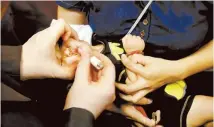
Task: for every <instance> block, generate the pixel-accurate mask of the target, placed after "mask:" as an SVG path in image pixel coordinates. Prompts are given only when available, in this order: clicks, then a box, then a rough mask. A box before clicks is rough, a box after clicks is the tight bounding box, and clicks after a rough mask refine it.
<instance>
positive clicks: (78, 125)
mask: <svg viewBox="0 0 214 127" xmlns="http://www.w3.org/2000/svg"><path fill="white" fill-rule="evenodd" d="M64 117H65V118H64V120H65V127H93V125H94V116H93V114H92V113H91V112H89V111H87V110H85V109H81V108H70V109H67V110H65V111H64Z"/></svg>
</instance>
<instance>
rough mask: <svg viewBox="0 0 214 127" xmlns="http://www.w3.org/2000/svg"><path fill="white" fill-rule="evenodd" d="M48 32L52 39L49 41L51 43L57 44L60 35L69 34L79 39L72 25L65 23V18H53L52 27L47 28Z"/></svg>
mask: <svg viewBox="0 0 214 127" xmlns="http://www.w3.org/2000/svg"><path fill="white" fill-rule="evenodd" d="M47 33H48V36H49V38H50V39H51V40H50V41H49V42H50V44H51V45H55V44H56V43H57V41H58V40H59V38H60V37H62V36H64V35H65V36H66V38H68V37H69V35H73V36H74V38H75V39H78V35H77V33H76V32H75V31H74V30H73V29H71V27H70V26H69V25H68V24H66V23H65V21H64V20H63V19H59V20H53V21H52V23H51V25H50V27H49V28H48V29H47Z"/></svg>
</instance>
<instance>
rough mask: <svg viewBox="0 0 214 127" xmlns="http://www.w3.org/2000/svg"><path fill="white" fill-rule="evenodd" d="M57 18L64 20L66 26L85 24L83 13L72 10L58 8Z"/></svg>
mask: <svg viewBox="0 0 214 127" xmlns="http://www.w3.org/2000/svg"><path fill="white" fill-rule="evenodd" d="M57 18H58V19H59V18H61V19H64V20H65V22H67V23H68V24H78V25H80V24H86V14H85V12H80V11H76V10H73V9H66V8H63V7H61V6H58V9H57Z"/></svg>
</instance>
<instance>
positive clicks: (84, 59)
mask: <svg viewBox="0 0 214 127" xmlns="http://www.w3.org/2000/svg"><path fill="white" fill-rule="evenodd" d="M79 52H80V54H81V60H80V62H79V64H78V66H77V70H76V74H75V80H74V81H76V82H82V81H86V82H88V81H89V77H90V54H89V52H87V51H84V50H82V49H79ZM80 84H84V83H80Z"/></svg>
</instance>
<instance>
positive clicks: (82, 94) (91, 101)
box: [64, 49, 115, 119]
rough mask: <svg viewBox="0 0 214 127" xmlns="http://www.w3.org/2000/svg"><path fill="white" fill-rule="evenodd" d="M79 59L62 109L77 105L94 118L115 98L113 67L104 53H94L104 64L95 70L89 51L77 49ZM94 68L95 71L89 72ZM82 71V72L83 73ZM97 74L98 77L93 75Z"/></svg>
mask: <svg viewBox="0 0 214 127" xmlns="http://www.w3.org/2000/svg"><path fill="white" fill-rule="evenodd" d="M79 53H80V54H81V60H80V62H79V64H78V67H77V71H76V74H75V80H74V83H73V86H72V88H71V89H70V90H69V92H68V95H67V98H66V102H65V106H64V109H68V108H71V107H79V108H83V109H86V110H88V111H90V112H91V113H92V114H93V115H94V117H95V119H96V118H97V117H98V116H99V115H100V114H101V112H102V111H103V110H104V109H105V108H106V107H107V106H108V105H109V104H111V103H112V102H113V101H114V99H115V86H114V82H115V68H114V65H113V64H112V62H111V61H110V60H109V59H108V58H107V57H106V56H104V55H102V54H99V53H95V54H93V55H95V56H96V57H97V58H99V59H100V60H101V61H102V63H103V64H104V68H103V69H102V70H99V71H95V68H93V67H92V66H91V64H90V53H89V52H85V51H84V50H82V49H79ZM93 70H94V72H96V73H100V75H99V74H93V73H91V72H92V71H93ZM83 72H84V73H83ZM96 75H98V78H96V79H95V78H94V76H96Z"/></svg>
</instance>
